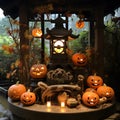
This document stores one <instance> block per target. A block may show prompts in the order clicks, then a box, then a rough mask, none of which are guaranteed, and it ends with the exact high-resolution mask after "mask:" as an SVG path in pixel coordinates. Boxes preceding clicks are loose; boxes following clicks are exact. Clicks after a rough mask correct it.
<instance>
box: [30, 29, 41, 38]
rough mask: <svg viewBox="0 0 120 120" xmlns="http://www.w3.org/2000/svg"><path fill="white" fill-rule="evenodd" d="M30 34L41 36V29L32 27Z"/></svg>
mask: <svg viewBox="0 0 120 120" xmlns="http://www.w3.org/2000/svg"><path fill="white" fill-rule="evenodd" d="M32 35H33V36H34V37H41V36H42V30H41V29H40V28H34V29H33V30H32Z"/></svg>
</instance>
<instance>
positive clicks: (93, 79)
mask: <svg viewBox="0 0 120 120" xmlns="http://www.w3.org/2000/svg"><path fill="white" fill-rule="evenodd" d="M87 85H88V86H89V87H91V88H94V89H97V88H98V87H100V86H102V85H103V79H102V78H101V77H100V76H97V75H90V76H88V78H87Z"/></svg>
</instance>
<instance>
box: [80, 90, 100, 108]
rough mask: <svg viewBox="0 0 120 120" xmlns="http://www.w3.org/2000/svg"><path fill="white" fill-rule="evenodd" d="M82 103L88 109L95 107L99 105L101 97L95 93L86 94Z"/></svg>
mask: <svg viewBox="0 0 120 120" xmlns="http://www.w3.org/2000/svg"><path fill="white" fill-rule="evenodd" d="M82 101H83V103H84V104H85V105H86V106H88V107H95V106H97V105H98V103H99V96H98V94H97V93H95V92H84V93H83V95H82Z"/></svg>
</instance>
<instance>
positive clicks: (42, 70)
mask: <svg viewBox="0 0 120 120" xmlns="http://www.w3.org/2000/svg"><path fill="white" fill-rule="evenodd" d="M46 74H47V67H46V65H45V64H34V65H33V66H32V67H31V69H30V76H31V77H32V78H44V77H45V76H46Z"/></svg>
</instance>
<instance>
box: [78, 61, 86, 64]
mask: <svg viewBox="0 0 120 120" xmlns="http://www.w3.org/2000/svg"><path fill="white" fill-rule="evenodd" d="M77 63H78V64H84V63H85V62H84V61H77Z"/></svg>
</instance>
